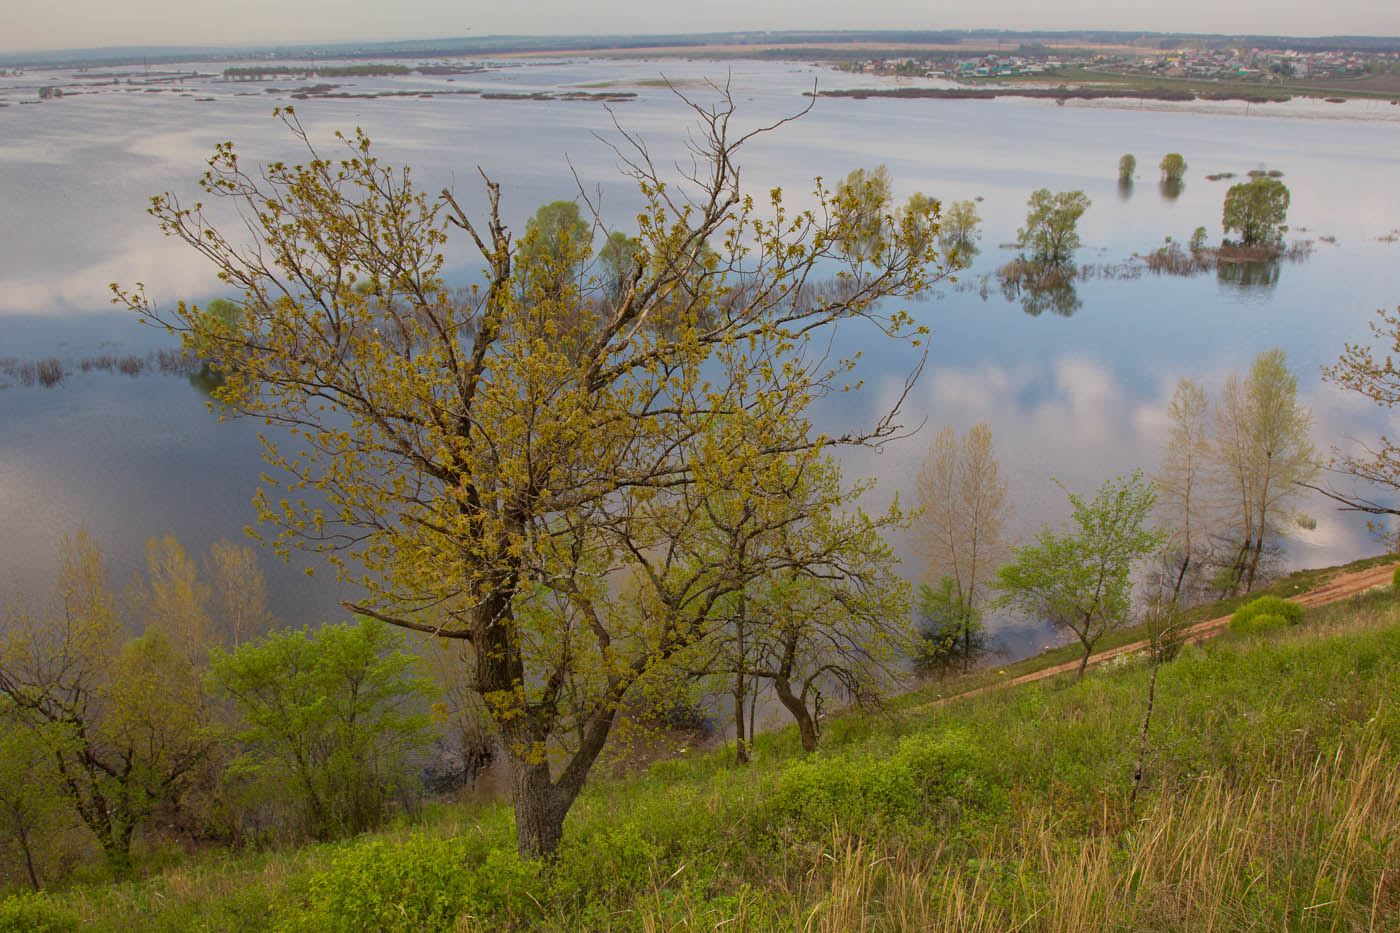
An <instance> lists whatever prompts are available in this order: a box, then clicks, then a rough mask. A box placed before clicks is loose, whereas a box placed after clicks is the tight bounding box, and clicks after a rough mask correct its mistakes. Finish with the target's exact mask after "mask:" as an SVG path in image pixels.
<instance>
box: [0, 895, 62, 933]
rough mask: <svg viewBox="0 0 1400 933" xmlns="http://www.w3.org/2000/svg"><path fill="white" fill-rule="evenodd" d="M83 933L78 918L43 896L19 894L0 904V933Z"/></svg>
mask: <svg viewBox="0 0 1400 933" xmlns="http://www.w3.org/2000/svg"><path fill="white" fill-rule="evenodd" d="M80 929H82V921H80V920H79V919H78V915H77V914H75V913H73V912H72V911H71V910H68V909H66V908H63V907H59V906H58V905H57V904H55V903H54V902H53V901H51V900H49V899H48V898H47V897H45V896H44V895H43V894H35V893H25V894H16V895H14V896H13V897H8V898H6V899H5V900H3V901H0V933H67V931H69V930H72V931H75V933H76V931H77V930H80Z"/></svg>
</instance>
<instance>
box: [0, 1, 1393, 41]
mask: <svg viewBox="0 0 1400 933" xmlns="http://www.w3.org/2000/svg"><path fill="white" fill-rule="evenodd" d="M0 24H3V28H0V51H4V52H31V51H40V50H45V49H69V48H92V47H102V46H120V45H236V44H277V43H304V42H322V41H324V42H332V41H360V40H365V41H373V40H393V39H420V38H421V39H430V38H447V37H458V36H486V35H493V34H495V35H500V34H515V35H565V34H579V35H587V34H599V33H610V34H611V33H620V34H648V33H668V32H721V31H738V30H763V29H774V30H778V29H856V28H863V29H978V28H989V29H1124V30H1144V31H1153V32H1167V31H1181V32H1197V33H1261V32H1267V33H1270V34H1275V35H1297V36H1317V35H1384V36H1394V35H1400V3H1395V2H1394V0H1333V2H1331V3H1325V4H1320V3H1316V2H1314V0H1306V2H1304V0H1236V2H1232V3H1228V4H1225V3H1220V2H1219V0H1177V2H1174V3H1170V4H1166V3H1161V2H1153V3H1144V2H1142V0H1056V2H1055V3H1053V4H1051V3H1045V2H1043V0H981V2H979V3H976V4H968V3H961V2H960V3H952V2H949V0H868V2H866V3H859V4H858V3H854V2H851V0H760V2H754V0H706V2H704V3H695V2H685V3H677V2H674V0H672V2H665V0H586V2H580V0H515V2H512V3H498V2H496V3H463V2H461V0H394V2H386V0H238V2H236V3H223V2H221V3H213V2H210V0H0Z"/></svg>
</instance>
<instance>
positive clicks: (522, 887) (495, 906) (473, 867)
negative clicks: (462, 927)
mask: <svg viewBox="0 0 1400 933" xmlns="http://www.w3.org/2000/svg"><path fill="white" fill-rule="evenodd" d="M480 848H481V847H480V846H473V845H472V844H471V842H470V841H469V840H464V839H461V838H458V839H438V838H432V837H427V836H421V835H414V836H410V837H409V838H408V839H407V840H403V841H401V842H392V843H391V842H387V841H385V840H382V839H377V840H373V841H370V842H365V843H358V844H355V845H351V846H346V847H345V848H344V849H342V850H341V851H340V852H339V853H337V854H336V855H335V856H334V857H333V858H332V859H331V864H330V867H329V868H327V869H325V870H324V871H321V872H318V873H317V874H316V875H315V876H314V877H313V878H312V879H311V882H310V885H309V891H308V896H307V905H306V909H305V910H304V911H302V912H300V913H299V914H297V915H295V916H292V917H289V918H286V923H285V924H284V925H285V926H286V927H289V928H291V929H301V930H347V931H348V930H364V931H395V930H402V931H404V933H409V931H413V933H417V931H431V930H452V929H453V928H454V927H456V925H457V922H458V919H459V918H463V917H470V918H471V919H472V920H474V921H475V922H476V923H478V924H480V925H482V926H484V927H486V928H488V929H490V928H500V927H503V926H508V925H510V923H511V922H512V921H515V920H518V919H519V918H520V917H521V916H522V914H523V913H525V912H526V911H529V910H532V909H533V903H534V902H533V900H532V899H531V897H530V895H529V891H530V888H531V887H532V886H533V885H534V884H535V883H536V879H537V876H538V872H539V867H538V865H536V864H533V863H528V862H522V861H521V860H520V858H519V857H518V856H517V855H516V854H515V853H514V852H513V851H507V850H504V849H487V850H486V851H480ZM474 849H475V850H476V851H473V850H474Z"/></svg>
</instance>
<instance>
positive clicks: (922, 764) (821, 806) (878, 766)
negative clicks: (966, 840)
mask: <svg viewBox="0 0 1400 933" xmlns="http://www.w3.org/2000/svg"><path fill="white" fill-rule="evenodd" d="M989 803H990V798H989V794H988V789H987V785H986V782H985V781H984V780H983V779H982V777H981V768H980V765H979V762H978V761H977V753H976V750H975V747H974V745H973V744H972V743H971V742H970V741H969V740H968V738H967V736H966V735H965V734H963V733H962V732H959V731H950V732H944V733H939V734H933V733H919V734H916V735H911V736H906V737H905V738H904V739H902V740H901V741H900V743H899V746H898V747H897V749H896V750H895V752H894V753H893V754H891V755H881V754H873V755H868V756H861V757H845V756H833V757H830V758H809V759H805V760H803V761H799V762H797V763H795V764H793V765H791V766H789V767H787V768H785V769H784V770H783V773H782V774H781V775H780V776H779V778H778V782H777V787H776V788H775V790H774V793H773V794H772V796H771V797H770V798H769V807H770V810H769V812H770V815H771V817H773V819H774V821H775V822H790V823H796V824H798V825H799V826H801V827H803V828H805V829H806V830H808V831H816V832H821V831H823V830H829V829H830V828H831V826H832V825H833V824H836V823H841V824H849V823H850V822H851V821H852V820H860V819H867V820H873V821H875V822H876V823H878V824H888V823H890V822H898V821H901V820H906V819H913V818H916V817H918V816H920V815H927V814H928V813H929V812H930V811H931V810H937V811H944V812H946V813H947V814H949V815H953V814H957V813H959V812H962V811H964V810H967V809H969V808H984V807H986V806H987V805H989Z"/></svg>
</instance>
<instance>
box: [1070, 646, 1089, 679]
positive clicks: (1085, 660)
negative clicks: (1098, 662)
mask: <svg viewBox="0 0 1400 933" xmlns="http://www.w3.org/2000/svg"><path fill="white" fill-rule="evenodd" d="M1081 640H1082V639H1081ZM1093 653H1094V644H1093V642H1088V641H1086V642H1084V657H1082V658H1080V659H1079V672H1078V673H1077V674H1075V675H1074V679H1075V680H1083V679H1084V672H1085V671H1086V670H1087V669H1088V667H1089V656H1090V655H1091V654H1093Z"/></svg>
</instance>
